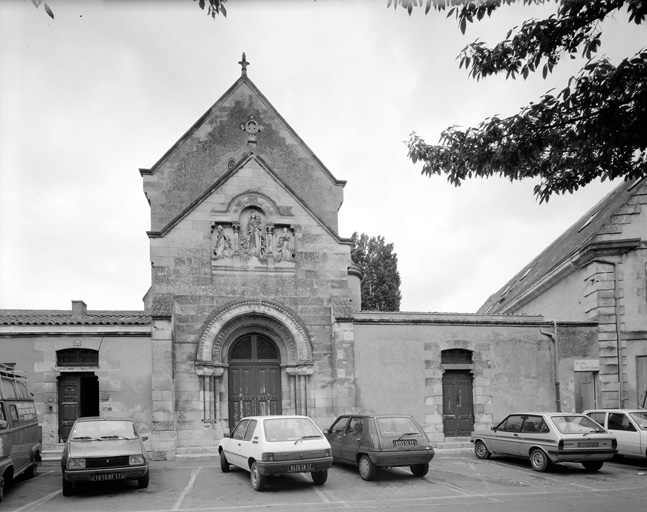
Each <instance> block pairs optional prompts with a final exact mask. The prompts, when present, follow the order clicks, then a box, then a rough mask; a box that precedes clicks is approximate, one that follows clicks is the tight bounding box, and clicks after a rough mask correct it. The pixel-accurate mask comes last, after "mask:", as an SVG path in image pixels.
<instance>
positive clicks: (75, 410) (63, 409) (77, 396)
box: [58, 374, 81, 441]
mask: <svg viewBox="0 0 647 512" xmlns="http://www.w3.org/2000/svg"><path fill="white" fill-rule="evenodd" d="M80 401H81V377H80V376H79V375H75V374H64V375H61V376H60V378H59V381H58V437H59V439H61V440H63V441H65V440H67V437H68V436H69V435H70V430H71V429H72V425H73V424H74V422H75V421H76V419H77V418H78V417H79V414H80Z"/></svg>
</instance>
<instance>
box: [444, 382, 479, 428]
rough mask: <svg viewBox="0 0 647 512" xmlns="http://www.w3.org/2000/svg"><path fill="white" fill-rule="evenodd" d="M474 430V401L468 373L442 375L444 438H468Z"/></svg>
mask: <svg viewBox="0 0 647 512" xmlns="http://www.w3.org/2000/svg"><path fill="white" fill-rule="evenodd" d="M472 430H474V399H473V394H472V376H471V375H470V373H469V371H462V370H456V371H453V370H452V371H446V372H445V373H444V374H443V432H444V434H445V436H446V437H462V436H469V435H470V434H471V433H472Z"/></svg>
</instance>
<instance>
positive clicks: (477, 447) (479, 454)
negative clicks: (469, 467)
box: [474, 441, 492, 459]
mask: <svg viewBox="0 0 647 512" xmlns="http://www.w3.org/2000/svg"><path fill="white" fill-rule="evenodd" d="M474 455H476V458H477V459H489V458H490V455H492V454H491V453H490V450H488V449H487V446H485V443H484V442H483V441H476V443H474Z"/></svg>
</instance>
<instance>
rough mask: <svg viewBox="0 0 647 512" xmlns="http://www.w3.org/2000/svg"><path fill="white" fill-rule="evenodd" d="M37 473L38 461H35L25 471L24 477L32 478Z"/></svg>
mask: <svg viewBox="0 0 647 512" xmlns="http://www.w3.org/2000/svg"><path fill="white" fill-rule="evenodd" d="M37 474H38V462H35V461H34V463H33V464H32V465H31V466H30V467H29V469H28V470H27V471H25V478H34V477H35V476H36V475H37Z"/></svg>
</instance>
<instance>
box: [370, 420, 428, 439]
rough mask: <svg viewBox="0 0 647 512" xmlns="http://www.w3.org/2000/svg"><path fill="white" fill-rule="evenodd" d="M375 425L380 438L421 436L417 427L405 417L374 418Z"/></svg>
mask: <svg viewBox="0 0 647 512" xmlns="http://www.w3.org/2000/svg"><path fill="white" fill-rule="evenodd" d="M376 423H377V428H378V430H379V432H380V435H381V436H382V437H400V436H401V435H402V434H409V435H418V436H419V435H422V434H421V432H420V429H419V428H418V425H416V424H415V423H414V421H413V420H412V419H411V418H408V417H406V416H405V417H389V418H376Z"/></svg>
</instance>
